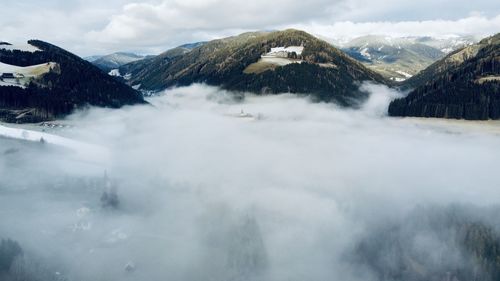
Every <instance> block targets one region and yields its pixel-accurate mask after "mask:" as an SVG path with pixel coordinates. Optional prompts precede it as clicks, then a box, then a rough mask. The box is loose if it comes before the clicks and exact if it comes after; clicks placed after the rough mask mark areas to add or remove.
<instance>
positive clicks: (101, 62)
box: [85, 52, 145, 73]
mask: <svg viewBox="0 0 500 281" xmlns="http://www.w3.org/2000/svg"><path fill="white" fill-rule="evenodd" d="M144 58H145V57H144V56H141V55H137V54H134V53H125V52H118V53H113V54H109V55H105V56H90V57H86V58H85V60H87V61H89V62H91V63H92V64H94V65H95V66H97V67H99V68H100V69H102V70H103V71H105V72H106V73H108V72H110V71H111V70H113V69H117V68H119V67H120V66H122V65H125V64H127V63H131V62H134V61H138V60H142V59H144Z"/></svg>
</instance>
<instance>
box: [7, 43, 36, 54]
mask: <svg viewBox="0 0 500 281" xmlns="http://www.w3.org/2000/svg"><path fill="white" fill-rule="evenodd" d="M0 50H7V51H14V50H19V51H23V52H30V53H34V52H41V51H42V50H40V49H39V48H37V47H35V46H33V45H31V44H16V45H0Z"/></svg>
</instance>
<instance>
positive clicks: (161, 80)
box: [120, 30, 389, 105]
mask: <svg viewBox="0 0 500 281" xmlns="http://www.w3.org/2000/svg"><path fill="white" fill-rule="evenodd" d="M288 46H296V47H303V52H302V53H300V54H298V53H297V52H288V53H287V51H286V50H284V49H285V48H286V47H288ZM278 47H280V48H282V51H281V52H278V53H276V54H274V55H273V56H275V57H274V58H273V57H269V56H268V57H267V58H266V57H264V56H263V55H265V54H266V53H269V52H270V51H271V50H272V48H278ZM139 64H141V63H131V64H130V65H132V67H131V66H130V65H125V66H123V67H122V68H120V72H121V73H122V74H124V75H126V76H129V78H130V79H129V80H128V83H129V84H130V85H132V86H135V87H138V88H140V89H141V90H146V91H147V90H153V91H154V90H162V89H166V88H169V87H174V86H185V85H190V84H192V83H207V84H209V85H216V86H221V87H222V88H225V89H229V90H234V91H242V92H253V93H258V94H261V93H283V92H290V93H301V94H310V95H312V96H313V97H315V98H317V99H319V100H325V101H337V102H339V103H341V104H345V105H347V104H352V103H355V101H359V100H360V99H363V98H366V93H361V92H360V91H359V89H358V83H360V82H362V81H373V82H378V83H389V82H388V81H387V80H386V79H384V78H383V77H382V76H381V75H380V74H378V73H375V72H373V71H371V70H369V69H367V68H366V67H364V66H363V65H362V64H360V63H359V62H357V61H355V60H353V59H351V58H350V57H348V56H347V55H345V54H344V53H343V52H342V51H340V50H338V49H336V48H335V47H333V46H331V45H330V44H329V43H327V42H324V41H322V40H320V39H318V38H316V37H314V36H312V35H310V34H307V33H305V32H303V31H298V30H286V31H277V32H253V33H244V34H241V35H239V36H233V37H229V38H224V39H219V40H214V41H210V42H208V43H205V44H203V45H201V46H199V47H196V48H194V49H193V50H191V51H189V52H185V53H182V52H179V49H174V50H170V51H168V52H166V53H164V54H162V55H160V56H158V57H156V58H154V59H151V60H150V61H148V62H147V63H145V64H143V65H139ZM138 65H139V66H138ZM122 70H123V71H124V72H122Z"/></svg>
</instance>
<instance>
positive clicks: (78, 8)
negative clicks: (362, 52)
mask: <svg viewBox="0 0 500 281" xmlns="http://www.w3.org/2000/svg"><path fill="white" fill-rule="evenodd" d="M1 6H2V7H1V9H0V40H3V41H8V42H14V43H17V42H25V41H26V40H28V39H31V38H37V39H40V40H45V41H48V42H51V43H54V44H56V45H59V46H61V47H63V48H66V49H68V50H70V51H72V52H74V53H76V54H79V55H81V56H89V55H99V54H107V53H111V52H115V51H133V52H137V53H143V54H155V53H159V52H162V51H165V50H167V49H169V48H171V47H175V46H178V45H181V44H184V43H189V42H198V41H206V40H211V39H216V38H221V37H226V36H230V35H236V34H239V33H242V32H246V31H255V30H275V29H285V28H299V29H303V30H305V31H308V32H310V33H313V34H315V35H318V36H320V37H322V38H335V39H338V38H346V37H356V36H361V35H367V34H381V35H394V36H409V35H429V36H439V37H444V36H450V35H474V36H477V37H485V36H488V35H491V34H494V33H496V32H499V31H500V5H498V2H497V1H495V0H476V1H463V0H420V1H401V0H369V1H368V0H310V1H302V0H301V1H296V0H274V1H268V0H254V1H234V0H146V1H138V0H107V1H102V0H85V1H84V0H64V1H62V0H46V1H39V0H20V1H4V3H2V5H1Z"/></svg>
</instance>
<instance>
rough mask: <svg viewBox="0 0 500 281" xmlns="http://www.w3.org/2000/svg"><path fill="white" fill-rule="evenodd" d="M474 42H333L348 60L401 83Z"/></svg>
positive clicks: (368, 39) (396, 39) (411, 39)
mask: <svg viewBox="0 0 500 281" xmlns="http://www.w3.org/2000/svg"><path fill="white" fill-rule="evenodd" d="M474 42H476V40H475V39H474V38H472V37H459V36H453V37H449V38H433V37H389V36H378V35H369V36H363V37H358V38H354V39H351V40H333V44H334V45H337V46H338V47H339V48H341V49H342V50H343V51H345V52H346V53H347V54H349V55H350V56H351V57H353V58H355V59H356V60H358V61H360V62H361V63H363V64H365V65H366V66H368V67H369V68H371V69H373V70H375V71H378V72H380V73H381V74H383V75H384V76H386V77H387V78H389V79H391V80H394V81H397V82H401V81H404V80H406V79H408V78H410V77H412V76H413V75H415V74H417V73H418V72H420V71H421V70H423V69H425V68H426V67H428V66H429V65H431V64H432V63H434V62H435V61H437V60H439V59H441V58H443V57H444V56H445V55H446V54H448V53H450V52H452V51H454V50H457V49H459V48H462V47H465V46H468V45H471V44H473V43H474Z"/></svg>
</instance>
